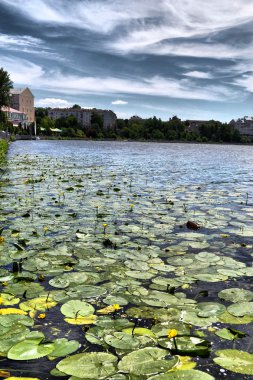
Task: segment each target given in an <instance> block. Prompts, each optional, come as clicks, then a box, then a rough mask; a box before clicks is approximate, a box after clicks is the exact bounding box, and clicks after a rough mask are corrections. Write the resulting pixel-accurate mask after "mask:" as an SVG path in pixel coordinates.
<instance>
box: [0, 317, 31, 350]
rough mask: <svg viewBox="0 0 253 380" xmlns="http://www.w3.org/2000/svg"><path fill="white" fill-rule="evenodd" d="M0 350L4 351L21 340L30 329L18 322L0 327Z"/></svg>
mask: <svg viewBox="0 0 253 380" xmlns="http://www.w3.org/2000/svg"><path fill="white" fill-rule="evenodd" d="M1 330H2V331H1V336H0V352H2V353H6V352H7V351H8V350H9V349H10V348H11V347H12V346H13V345H14V344H16V343H18V342H20V341H22V340H24V339H25V337H26V336H27V335H28V334H29V332H30V330H29V329H28V328H27V327H26V326H24V325H22V324H19V323H16V324H14V325H11V326H8V327H5V328H2V329H1Z"/></svg>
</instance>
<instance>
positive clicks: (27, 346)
mask: <svg viewBox="0 0 253 380" xmlns="http://www.w3.org/2000/svg"><path fill="white" fill-rule="evenodd" d="M40 342H41V339H26V340H24V341H22V342H20V343H17V344H15V345H14V346H13V347H12V348H11V349H10V350H9V351H8V354H7V357H8V359H12V360H32V359H38V358H42V357H43V356H46V355H49V354H51V352H53V350H54V344H53V343H44V344H40Z"/></svg>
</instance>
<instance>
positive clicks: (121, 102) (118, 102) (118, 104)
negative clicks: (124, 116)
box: [112, 99, 128, 106]
mask: <svg viewBox="0 0 253 380" xmlns="http://www.w3.org/2000/svg"><path fill="white" fill-rule="evenodd" d="M112 104H114V105H117V106H123V105H125V104H128V102H126V101H125V100H120V99H118V100H113V101H112Z"/></svg>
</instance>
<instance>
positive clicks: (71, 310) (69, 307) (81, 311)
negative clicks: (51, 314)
mask: <svg viewBox="0 0 253 380" xmlns="http://www.w3.org/2000/svg"><path fill="white" fill-rule="evenodd" d="M94 311H95V309H94V307H93V306H92V305H91V304H89V303H87V302H84V301H79V300H71V301H68V302H66V303H64V304H63V305H62V307H61V313H62V314H64V315H66V317H69V318H77V317H78V316H79V317H87V316H88V315H92V314H93V312H94Z"/></svg>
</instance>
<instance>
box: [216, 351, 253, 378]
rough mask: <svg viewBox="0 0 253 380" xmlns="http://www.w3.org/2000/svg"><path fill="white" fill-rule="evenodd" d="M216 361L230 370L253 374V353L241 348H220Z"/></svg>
mask: <svg viewBox="0 0 253 380" xmlns="http://www.w3.org/2000/svg"><path fill="white" fill-rule="evenodd" d="M215 354H216V355H218V357H217V358H214V359H213V360H214V362H215V363H216V364H218V365H220V366H221V367H222V368H225V369H228V370H229V371H232V372H236V373H242V374H244V375H253V354H250V353H248V352H244V351H239V350H219V351H216V352H215Z"/></svg>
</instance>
